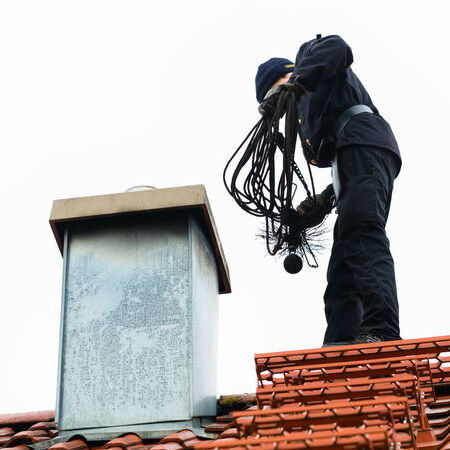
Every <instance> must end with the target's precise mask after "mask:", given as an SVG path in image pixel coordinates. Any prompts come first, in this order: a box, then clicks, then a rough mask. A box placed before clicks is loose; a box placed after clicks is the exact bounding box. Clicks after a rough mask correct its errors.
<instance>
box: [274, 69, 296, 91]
mask: <svg viewBox="0 0 450 450" xmlns="http://www.w3.org/2000/svg"><path fill="white" fill-rule="evenodd" d="M291 75H292V72H289V73H287V74H286V75H284V76H282V77H281V78H280V79H279V80H278V81H277V82H276V83H274V84H273V85H272V86H271V88H273V87H274V86H278V85H280V84H284V83H287V81H288V80H289V78H291Z"/></svg>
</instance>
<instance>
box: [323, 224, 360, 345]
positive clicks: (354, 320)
mask: <svg viewBox="0 0 450 450" xmlns="http://www.w3.org/2000/svg"><path fill="white" fill-rule="evenodd" d="M339 226H340V217H339V216H338V218H337V220H336V224H335V226H334V233H333V234H334V242H333V249H332V251H331V257H330V262H329V264H328V271H327V281H328V286H327V289H326V291H325V295H324V300H325V317H326V319H327V324H328V326H327V330H326V332H325V337H324V345H326V344H331V343H338V342H343V343H348V342H351V341H353V339H354V338H355V337H356V335H357V334H358V332H359V328H360V325H361V322H362V318H363V308H362V297H361V294H360V292H359V289H358V287H357V286H356V284H355V280H354V278H353V273H352V271H351V270H350V267H349V266H348V264H347V262H346V261H345V256H344V245H343V244H344V243H343V242H341V241H340V239H339Z"/></svg>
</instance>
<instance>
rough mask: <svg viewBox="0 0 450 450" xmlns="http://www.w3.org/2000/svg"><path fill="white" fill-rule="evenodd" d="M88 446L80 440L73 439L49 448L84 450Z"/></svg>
mask: <svg viewBox="0 0 450 450" xmlns="http://www.w3.org/2000/svg"><path fill="white" fill-rule="evenodd" d="M87 448H88V446H87V444H86V442H84V441H83V440H82V439H74V440H72V441H68V442H59V443H58V444H55V445H52V446H51V447H50V449H51V450H84V449H87Z"/></svg>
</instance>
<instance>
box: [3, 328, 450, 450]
mask: <svg viewBox="0 0 450 450" xmlns="http://www.w3.org/2000/svg"><path fill="white" fill-rule="evenodd" d="M255 363H256V374H257V379H258V387H257V392H256V398H255V396H252V395H244V396H227V397H221V399H220V400H219V414H222V415H220V416H218V417H217V422H216V423H215V424H214V425H211V426H209V427H207V429H206V431H208V432H214V433H217V434H218V439H216V440H201V439H200V438H199V437H198V436H196V435H195V434H194V433H193V432H192V431H190V430H180V431H179V432H178V433H173V434H170V435H168V436H166V437H165V438H164V439H162V440H160V441H158V442H155V441H149V440H146V441H143V440H142V439H141V438H140V437H139V436H137V435H136V434H131V433H128V434H126V435H124V436H120V437H117V438H116V439H113V440H110V441H108V442H90V441H86V440H84V438H83V437H82V436H80V437H74V438H72V440H70V441H69V442H59V443H55V441H54V440H53V439H54V438H55V437H56V436H57V434H58V432H57V429H56V424H55V422H54V421H53V419H54V417H53V412H52V411H43V412H39V413H28V414H10V415H2V416H1V415H0V448H1V449H2V450H5V449H12V448H14V449H17V450H19V449H27V448H28V447H34V448H47V447H49V448H50V449H52V450H82V449H88V448H89V449H95V450H97V449H113V450H119V449H129V450H146V449H154V450H163V449H167V450H169V449H170V450H176V449H190V448H198V449H213V448H217V449H219V448H235V449H244V448H245V449H273V448H279V449H303V448H321V449H362V448H367V449H391V448H392V449H430V450H431V449H433V450H434V449H436V450H438V449H442V450H444V449H450V336H443V337H436V338H425V339H413V340H404V341H391V342H383V343H376V344H363V345H352V346H343V347H328V348H320V349H312V350H298V351H290V352H280V353H267V354H259V355H256V356H255ZM255 402H256V405H255V406H253V403H255ZM244 408H245V410H244V411H236V410H238V409H241V410H242V409H244ZM230 409H232V410H234V411H232V412H229V410H230Z"/></svg>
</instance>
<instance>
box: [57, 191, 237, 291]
mask: <svg viewBox="0 0 450 450" xmlns="http://www.w3.org/2000/svg"><path fill="white" fill-rule="evenodd" d="M173 209H178V210H193V211H195V210H196V211H199V212H200V213H201V214H200V215H201V217H202V220H203V223H204V225H205V230H206V234H207V238H208V239H209V241H210V243H211V247H212V250H213V252H214V255H215V259H216V263H217V268H218V271H219V292H220V293H221V294H227V293H229V292H231V285H230V276H229V271H228V265H227V262H226V259H225V254H224V252H223V248H222V244H221V242H220V239H219V234H218V232H217V228H216V224H215V222H214V217H213V215H212V211H211V206H210V204H209V201H208V197H207V195H206V189H205V186H203V185H194V186H183V187H175V188H165V189H152V190H142V191H134V192H123V193H119V194H107V195H94V196H89V197H75V198H67V199H59V200H54V202H53V206H52V210H51V213H50V220H49V222H50V226H51V228H52V231H53V234H54V236H55V239H56V242H57V244H58V247H59V249H60V251H61V254H62V252H63V239H64V228H65V227H64V225H67V224H70V223H74V222H78V221H86V220H90V219H92V220H93V219H98V218H106V217H114V216H120V215H125V214H142V213H152V212H156V211H164V210H173Z"/></svg>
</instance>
